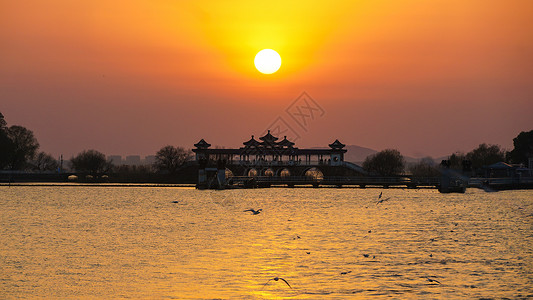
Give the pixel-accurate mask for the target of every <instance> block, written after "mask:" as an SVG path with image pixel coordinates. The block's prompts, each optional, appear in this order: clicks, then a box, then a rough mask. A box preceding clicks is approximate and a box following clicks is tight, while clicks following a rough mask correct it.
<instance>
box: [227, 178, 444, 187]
mask: <svg viewBox="0 0 533 300" xmlns="http://www.w3.org/2000/svg"><path fill="white" fill-rule="evenodd" d="M228 179H229V178H228ZM252 179H253V180H255V181H256V182H258V183H259V182H260V183H278V184H283V183H295V184H297V183H302V184H312V183H320V184H325V185H328V184H331V185H336V184H337V185H341V184H342V185H347V184H354V185H372V184H376V185H416V186H436V185H438V184H439V183H440V178H439V177H424V178H422V177H420V178H419V177H416V178H412V177H408V176H401V177H360V176H327V177H323V178H313V177H309V176H286V177H280V176H256V177H249V176H234V177H231V180H232V181H233V182H243V181H248V180H252Z"/></svg>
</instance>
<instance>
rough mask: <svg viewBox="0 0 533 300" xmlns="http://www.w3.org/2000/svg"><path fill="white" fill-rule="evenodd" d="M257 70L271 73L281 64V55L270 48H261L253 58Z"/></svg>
mask: <svg viewBox="0 0 533 300" xmlns="http://www.w3.org/2000/svg"><path fill="white" fill-rule="evenodd" d="M254 64H255V67H256V68H257V70H258V71H259V72H261V73H263V74H272V73H274V72H276V71H277V70H279V67H280V66H281V56H279V54H278V53H277V52H276V51H274V50H272V49H263V50H261V51H259V52H258V53H257V55H256V56H255V59H254Z"/></svg>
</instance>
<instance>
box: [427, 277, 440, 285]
mask: <svg viewBox="0 0 533 300" xmlns="http://www.w3.org/2000/svg"><path fill="white" fill-rule="evenodd" d="M426 279H427V280H428V281H429V282H430V283H438V284H440V281H438V280H437V279H431V278H429V277H426Z"/></svg>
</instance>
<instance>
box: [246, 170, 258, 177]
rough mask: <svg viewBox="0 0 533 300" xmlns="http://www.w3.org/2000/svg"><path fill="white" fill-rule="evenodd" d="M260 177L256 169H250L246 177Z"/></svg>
mask: <svg viewBox="0 0 533 300" xmlns="http://www.w3.org/2000/svg"><path fill="white" fill-rule="evenodd" d="M258 175H259V172H258V171H257V169H255V168H250V169H248V170H247V171H246V174H245V176H249V177H257V176H258Z"/></svg>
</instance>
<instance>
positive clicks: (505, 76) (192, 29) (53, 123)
mask: <svg viewBox="0 0 533 300" xmlns="http://www.w3.org/2000/svg"><path fill="white" fill-rule="evenodd" d="M254 3H258V4H254ZM532 16H533V2H532V1H529V0H524V1H512V0H511V1H491V0H489V1H486V0H484V1H464V0H463V1H453V0H451V1H450V0H447V1H422V0H420V1H395V0H390V1H268V2H266V1H261V2H253V1H190V2H189V1H170V0H167V1H162V0H161V1H131V0H128V1H126V0H116V1H101V0H92V1H71V0H47V1H14V0H13V1H11V0H9V1H8V0H0V41H1V44H0V112H2V113H3V114H4V116H5V117H6V120H7V122H8V124H10V125H14V124H17V125H23V126H26V127H28V128H29V129H31V130H33V131H34V133H35V134H36V136H37V138H38V140H39V142H40V143H41V150H43V151H45V152H50V153H52V154H53V155H56V156H57V155H59V154H64V155H65V157H67V158H68V157H70V156H71V155H73V154H76V153H78V152H80V151H82V150H85V149H96V150H99V151H101V152H103V153H105V154H107V155H114V154H121V155H129V154H140V155H151V154H155V152H156V151H157V150H158V149H159V148H160V147H162V146H164V145H166V144H172V145H181V146H185V147H192V144H194V143H195V142H197V141H198V140H199V139H200V138H205V139H206V140H207V141H208V142H210V143H212V144H213V145H221V146H226V147H235V146H240V145H241V144H240V143H241V142H243V141H244V140H247V139H248V138H249V136H250V135H251V134H255V135H260V134H261V133H262V132H263V131H264V130H266V129H267V128H268V127H269V125H271V124H273V122H275V121H276V120H279V119H282V120H284V121H285V124H288V126H289V127H290V128H291V131H289V132H292V133H295V134H297V135H298V136H299V137H300V138H299V139H298V140H297V141H296V142H297V146H300V147H310V146H325V145H327V144H328V143H331V142H332V141H333V140H335V139H336V138H339V139H340V140H341V141H342V142H343V143H345V144H355V145H360V146H364V147H369V148H373V149H376V150H382V149H385V148H396V149H399V150H400V151H401V152H402V153H403V154H404V155H410V156H423V155H432V156H442V155H447V154H450V153H452V152H454V151H457V150H460V151H470V150H471V149H473V148H474V147H476V146H477V145H478V144H480V143H483V142H486V143H491V144H499V145H501V146H503V147H505V148H511V147H512V139H513V138H514V137H516V135H518V133H519V132H520V131H526V130H532V129H533V117H531V116H532V113H533V98H532V97H533V59H532V57H531V55H532V53H533V32H532V31H533V30H532V28H533V17H532ZM264 48H272V49H274V50H276V51H278V52H279V54H280V55H281V57H282V66H281V69H280V70H279V71H278V72H277V73H275V74H272V75H264V74H261V73H259V72H258V71H257V70H255V68H254V64H253V59H254V56H255V54H256V53H257V52H258V51H259V50H261V49H264ZM304 91H305V92H307V93H308V94H309V95H310V96H311V97H312V98H313V99H314V100H315V101H316V103H317V104H318V105H319V106H320V108H321V109H322V113H321V114H320V115H315V116H314V117H315V118H314V119H307V122H306V124H305V126H300V124H301V122H300V121H301V120H300V121H296V120H295V119H292V117H291V115H290V114H289V113H288V112H287V108H289V107H290V105H291V103H293V101H294V100H295V99H296V98H297V97H298V96H299V95H300V94H301V93H302V92H304ZM293 107H294V106H293Z"/></svg>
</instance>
